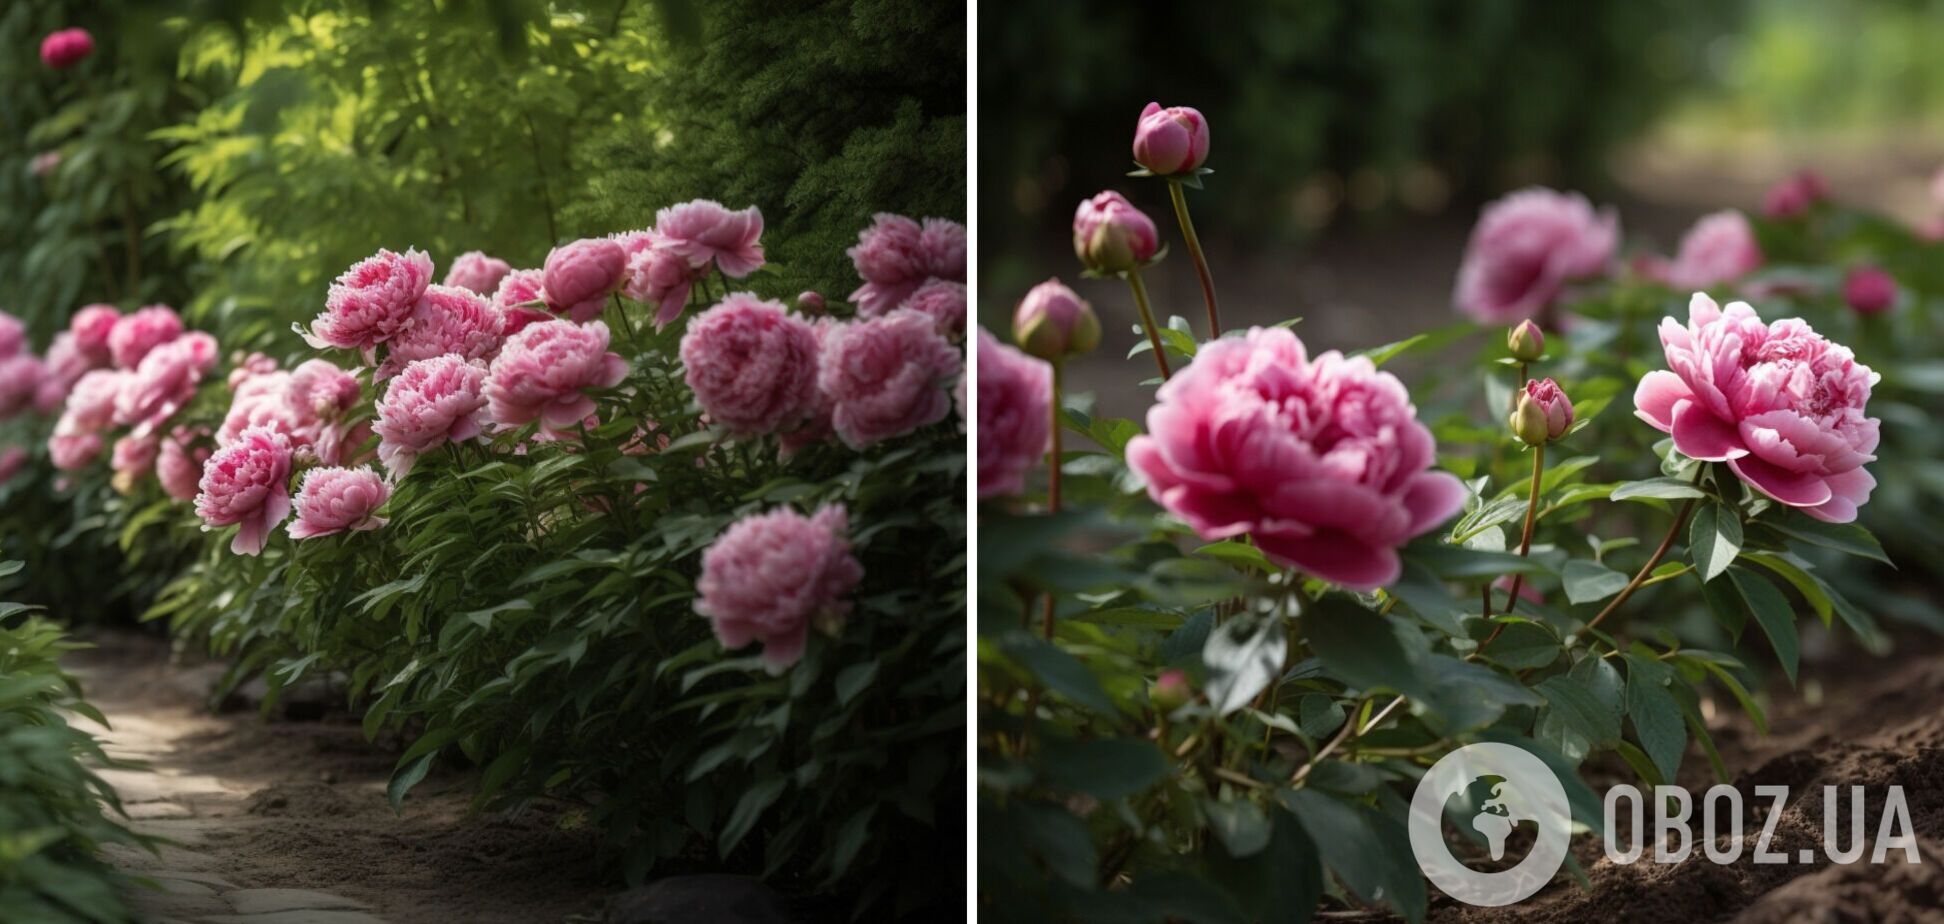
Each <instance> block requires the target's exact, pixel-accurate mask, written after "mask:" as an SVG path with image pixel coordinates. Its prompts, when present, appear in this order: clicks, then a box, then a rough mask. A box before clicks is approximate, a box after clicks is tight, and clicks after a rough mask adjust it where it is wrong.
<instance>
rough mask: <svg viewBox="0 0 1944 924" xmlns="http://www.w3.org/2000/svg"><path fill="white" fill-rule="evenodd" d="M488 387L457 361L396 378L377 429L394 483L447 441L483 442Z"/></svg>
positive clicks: (470, 366)
mask: <svg viewBox="0 0 1944 924" xmlns="http://www.w3.org/2000/svg"><path fill="white" fill-rule="evenodd" d="M548 323H554V322H548ZM502 355H504V354H502ZM485 386H486V369H485V367H484V366H481V365H480V364H478V363H472V362H467V361H466V360H465V359H463V358H461V357H458V356H437V357H434V358H432V359H421V360H419V361H418V362H415V363H411V364H409V365H407V366H406V367H405V369H404V371H402V372H400V373H399V374H398V375H397V376H396V377H394V378H393V379H392V380H391V384H390V385H389V386H388V387H387V388H386V389H385V396H384V397H382V398H379V399H378V423H376V424H374V425H373V426H372V430H373V431H374V432H376V433H377V434H378V440H379V442H378V458H379V459H380V460H382V461H383V462H384V463H385V468H386V469H388V470H390V471H391V473H392V477H394V478H403V477H405V476H406V475H408V474H410V473H411V471H412V464H413V463H414V462H416V461H417V460H418V457H419V456H420V455H421V454H423V453H426V452H428V451H430V450H432V449H435V448H437V447H438V446H440V445H441V444H444V443H445V442H447V441H451V442H455V443H459V442H465V441H466V440H470V439H473V438H475V437H477V436H479V434H480V431H481V429H482V428H481V418H482V416H483V415H482V412H483V411H484V410H485V409H486V394H485Z"/></svg>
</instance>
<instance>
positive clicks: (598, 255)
mask: <svg viewBox="0 0 1944 924" xmlns="http://www.w3.org/2000/svg"><path fill="white" fill-rule="evenodd" d="M543 272H544V273H545V275H544V277H543V278H542V282H541V289H542V293H543V297H544V298H545V299H546V300H547V310H548V311H551V312H553V313H554V314H557V315H566V316H567V317H570V318H573V319H574V321H576V322H577V323H585V322H587V321H591V320H593V319H595V318H597V317H600V315H601V309H602V308H604V307H606V306H607V297H608V296H609V295H610V294H612V293H613V292H614V291H615V290H617V289H619V288H621V283H622V282H624V281H626V279H627V276H628V255H627V252H626V251H624V250H622V248H621V245H620V244H619V243H616V242H615V241H613V240H610V239H608V238H604V237H590V238H583V239H581V240H578V241H575V242H573V243H571V244H566V245H563V246H560V247H555V248H554V249H553V251H552V252H551V253H549V254H547V267H546V269H545V270H544V271H543Z"/></svg>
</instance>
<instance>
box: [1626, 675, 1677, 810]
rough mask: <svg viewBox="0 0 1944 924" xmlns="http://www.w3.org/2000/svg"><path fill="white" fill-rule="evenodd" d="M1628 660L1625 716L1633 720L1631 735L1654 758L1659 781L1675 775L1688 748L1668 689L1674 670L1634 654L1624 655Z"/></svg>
mask: <svg viewBox="0 0 1944 924" xmlns="http://www.w3.org/2000/svg"><path fill="white" fill-rule="evenodd" d="M1624 657H1625V658H1626V661H1627V718H1628V719H1629V720H1631V721H1632V722H1633V727H1634V736H1635V737H1636V738H1638V739H1640V746H1641V748H1642V749H1643V750H1645V751H1646V753H1647V756H1648V757H1649V758H1651V759H1652V760H1653V764H1654V767H1655V769H1657V770H1659V771H1660V775H1661V779H1662V780H1671V779H1674V778H1675V777H1677V776H1678V775H1679V773H1680V769H1681V755H1682V753H1683V752H1685V751H1686V750H1687V727H1686V726H1685V725H1683V724H1682V722H1681V708H1680V706H1679V705H1678V704H1676V703H1675V702H1674V697H1673V695H1672V694H1670V693H1668V692H1667V684H1668V683H1669V682H1670V681H1671V680H1672V679H1673V676H1674V672H1673V670H1672V669H1671V668H1669V667H1668V666H1667V665H1665V664H1662V663H1661V662H1659V661H1657V660H1655V659H1653V658H1648V657H1643V656H1641V655H1637V654H1631V653H1629V654H1627V655H1624Z"/></svg>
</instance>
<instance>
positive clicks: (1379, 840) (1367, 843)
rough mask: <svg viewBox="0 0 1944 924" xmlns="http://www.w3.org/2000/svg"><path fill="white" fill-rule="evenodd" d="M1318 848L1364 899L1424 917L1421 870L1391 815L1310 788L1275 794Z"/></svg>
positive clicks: (1406, 914)
mask: <svg viewBox="0 0 1944 924" xmlns="http://www.w3.org/2000/svg"><path fill="white" fill-rule="evenodd" d="M1277 797H1278V798H1279V799H1281V800H1282V803H1283V805H1284V806H1286V807H1287V808H1288V809H1289V811H1290V812H1291V813H1292V814H1294V815H1295V816H1296V819H1297V820H1298V821H1299V822H1301V823H1302V826H1303V831H1304V832H1305V833H1307V834H1308V835H1309V838H1310V840H1311V841H1312V842H1313V843H1315V844H1316V846H1317V847H1318V848H1319V849H1321V851H1322V853H1323V860H1324V862H1325V863H1326V864H1327V865H1328V866H1329V867H1330V870H1331V871H1332V872H1334V873H1336V876H1337V878H1338V879H1340V880H1342V881H1343V884H1344V886H1346V887H1348V888H1349V889H1350V891H1352V892H1354V893H1356V895H1357V897H1359V898H1361V899H1363V900H1364V901H1366V902H1370V903H1375V902H1377V901H1378V900H1379V897H1380V896H1381V897H1382V900H1383V901H1385V902H1388V903H1389V904H1390V906H1391V908H1392V910H1394V911H1396V912H1397V913H1398V914H1400V915H1402V916H1403V917H1404V919H1405V920H1406V921H1409V922H1411V924H1417V922H1420V921H1422V920H1424V911H1425V901H1426V895H1425V887H1424V876H1423V874H1422V873H1420V872H1419V871H1418V867H1417V862H1416V861H1415V860H1413V859H1412V858H1411V857H1412V854H1411V839H1410V835H1409V834H1407V833H1406V832H1405V830H1404V826H1403V825H1402V824H1400V823H1398V822H1397V820H1396V819H1393V818H1391V817H1390V816H1388V815H1384V814H1381V813H1379V812H1377V811H1376V810H1374V809H1372V808H1370V807H1368V806H1365V805H1362V804H1358V803H1352V802H1347V801H1344V800H1343V799H1340V798H1338V797H1336V796H1332V795H1329V794H1326V793H1323V792H1319V791H1317V790H1314V789H1308V788H1304V789H1293V790H1284V791H1282V792H1280V793H1278V794H1277Z"/></svg>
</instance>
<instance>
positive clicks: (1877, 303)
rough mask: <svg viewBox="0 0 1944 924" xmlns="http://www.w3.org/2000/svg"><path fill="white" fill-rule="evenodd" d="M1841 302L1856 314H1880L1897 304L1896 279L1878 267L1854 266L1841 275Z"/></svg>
mask: <svg viewBox="0 0 1944 924" xmlns="http://www.w3.org/2000/svg"><path fill="white" fill-rule="evenodd" d="M1843 302H1844V303H1845V304H1847V305H1849V306H1850V310H1851V311H1854V312H1856V313H1857V314H1882V313H1884V312H1886V311H1889V310H1890V309H1892V308H1895V307H1896V306H1897V280H1895V279H1893V278H1891V276H1890V274H1889V273H1886V272H1884V271H1883V270H1882V269H1881V268H1880V267H1875V266H1858V267H1855V268H1853V269H1851V270H1850V271H1849V273H1848V274H1847V275H1845V276H1844V277H1843Z"/></svg>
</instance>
